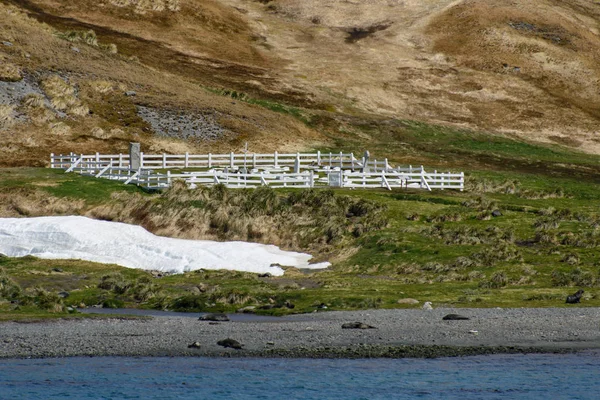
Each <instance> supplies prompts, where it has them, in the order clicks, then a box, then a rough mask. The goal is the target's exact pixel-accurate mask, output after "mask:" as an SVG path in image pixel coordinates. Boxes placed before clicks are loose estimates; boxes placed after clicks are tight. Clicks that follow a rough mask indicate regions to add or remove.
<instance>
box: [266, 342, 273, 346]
mask: <svg viewBox="0 0 600 400" xmlns="http://www.w3.org/2000/svg"><path fill="white" fill-rule="evenodd" d="M267 345H268V346H275V342H267Z"/></svg>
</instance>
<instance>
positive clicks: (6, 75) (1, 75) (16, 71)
mask: <svg viewBox="0 0 600 400" xmlns="http://www.w3.org/2000/svg"><path fill="white" fill-rule="evenodd" d="M21 79H23V76H22V75H21V70H20V68H19V67H17V66H16V65H14V64H11V63H7V62H2V64H0V81H4V82H18V81H20V80H21Z"/></svg>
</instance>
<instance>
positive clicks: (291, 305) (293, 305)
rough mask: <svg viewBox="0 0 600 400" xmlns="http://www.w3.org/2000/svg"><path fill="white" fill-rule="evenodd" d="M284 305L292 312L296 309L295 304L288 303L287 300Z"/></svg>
mask: <svg viewBox="0 0 600 400" xmlns="http://www.w3.org/2000/svg"><path fill="white" fill-rule="evenodd" d="M284 305H285V306H286V307H287V308H289V309H290V310H291V309H293V308H295V307H296V305H295V304H293V303H291V302H290V301H288V300H286V302H285V303H284Z"/></svg>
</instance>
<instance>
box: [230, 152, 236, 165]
mask: <svg viewBox="0 0 600 400" xmlns="http://www.w3.org/2000/svg"><path fill="white" fill-rule="evenodd" d="M234 165H235V162H234V161H233V152H231V153H229V167H230V168H232V169H233V166H234Z"/></svg>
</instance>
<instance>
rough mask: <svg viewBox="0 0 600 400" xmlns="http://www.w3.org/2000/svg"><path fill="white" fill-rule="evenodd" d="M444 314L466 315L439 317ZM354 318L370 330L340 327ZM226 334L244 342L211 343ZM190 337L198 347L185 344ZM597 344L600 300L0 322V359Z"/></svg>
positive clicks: (448, 351) (431, 352) (559, 348)
mask: <svg viewBox="0 0 600 400" xmlns="http://www.w3.org/2000/svg"><path fill="white" fill-rule="evenodd" d="M450 313H456V314H460V315H463V316H466V317H469V318H470V319H469V320H459V321H445V320H442V318H443V317H444V316H445V315H447V314H450ZM355 321H358V322H363V323H365V324H368V325H372V326H374V327H375V328H376V329H342V328H341V326H342V324H344V323H347V322H355ZM226 338H231V339H235V340H237V341H238V342H240V343H242V344H243V349H241V350H235V349H231V348H223V347H221V346H219V345H217V341H219V340H222V339H226ZM195 342H198V343H199V345H200V347H199V348H188V346H189V345H190V344H192V343H195ZM598 348H600V308H539V309H535V308H527V309H450V308H447V309H443V308H439V309H435V310H429V311H426V310H420V309H411V310H366V311H344V312H337V311H335V312H319V313H313V314H303V315H294V316H289V317H284V318H282V319H281V320H277V321H235V322H231V321H230V322H219V323H214V322H212V323H211V322H208V321H199V320H198V319H197V318H190V317H172V316H165V317H162V316H160V317H152V318H148V319H134V320H132V319H121V318H117V317H115V318H108V319H80V320H57V321H45V322H31V323H23V322H2V323H0V358H29V357H31V358H45V357H71V356H210V357H310V358H315V357H327V358H330V357H332V358H362V357H392V358H402V357H439V356H459V355H475V354H494V353H532V352H572V351H579V350H585V349H598Z"/></svg>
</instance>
